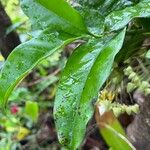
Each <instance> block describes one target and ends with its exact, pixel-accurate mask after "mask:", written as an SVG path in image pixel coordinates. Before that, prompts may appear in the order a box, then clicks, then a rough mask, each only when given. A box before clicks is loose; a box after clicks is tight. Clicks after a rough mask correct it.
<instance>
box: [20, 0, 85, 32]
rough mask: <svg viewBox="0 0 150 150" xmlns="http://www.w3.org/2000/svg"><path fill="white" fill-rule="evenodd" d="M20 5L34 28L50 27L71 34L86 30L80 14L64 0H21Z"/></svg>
mask: <svg viewBox="0 0 150 150" xmlns="http://www.w3.org/2000/svg"><path fill="white" fill-rule="evenodd" d="M21 6H22V9H23V10H24V12H25V13H26V14H27V16H28V17H29V18H30V19H31V23H32V26H33V28H34V29H45V28H47V27H48V28H50V27H51V29H52V30H53V29H56V28H58V29H59V30H65V31H67V32H68V33H73V34H81V33H86V32H87V29H86V27H85V24H84V21H83V19H82V17H81V16H80V14H79V13H78V12H77V11H76V10H75V9H73V8H72V7H71V6H70V5H69V4H68V3H67V2H66V1H65V0H21Z"/></svg>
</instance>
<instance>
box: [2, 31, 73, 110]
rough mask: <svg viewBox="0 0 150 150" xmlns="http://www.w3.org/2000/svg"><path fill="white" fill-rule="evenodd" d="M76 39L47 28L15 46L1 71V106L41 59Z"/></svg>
mask: <svg viewBox="0 0 150 150" xmlns="http://www.w3.org/2000/svg"><path fill="white" fill-rule="evenodd" d="M75 39H76V37H73V36H71V35H70V34H69V35H68V34H66V33H63V32H61V33H58V32H54V33H50V32H49V31H48V30H46V31H45V32H43V33H41V35H39V36H38V37H37V38H34V39H32V40H30V41H28V42H26V43H23V44H21V45H20V46H18V47H17V48H15V50H14V51H13V52H12V53H11V54H10V55H9V57H8V59H7V60H6V62H5V64H4V67H3V69H2V71H1V73H0V106H2V107H4V105H5V104H6V102H7V99H8V97H9V96H10V94H11V92H12V90H13V89H14V88H15V87H16V86H17V84H18V83H19V82H20V81H21V80H22V79H23V78H24V77H25V76H26V75H27V74H28V73H29V72H30V71H31V70H32V69H33V68H34V67H35V66H36V65H37V64H38V63H39V62H40V61H41V60H43V59H45V58H46V57H48V56H49V55H51V54H53V53H54V52H55V51H56V50H58V49H60V48H62V47H63V46H65V45H66V44H68V43H70V42H72V41H74V40H75Z"/></svg>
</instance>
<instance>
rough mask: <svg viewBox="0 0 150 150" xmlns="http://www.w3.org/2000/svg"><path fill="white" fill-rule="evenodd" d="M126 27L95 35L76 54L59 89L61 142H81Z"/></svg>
mask: <svg viewBox="0 0 150 150" xmlns="http://www.w3.org/2000/svg"><path fill="white" fill-rule="evenodd" d="M124 36H125V30H123V31H121V32H120V33H119V34H115V35H109V36H106V37H103V38H99V39H92V40H90V41H89V42H88V43H87V44H84V45H83V46H80V47H79V48H78V49H76V50H75V52H74V53H73V54H72V56H71V57H70V59H69V60H68V62H67V65H66V67H65V69H64V71H63V73H62V77H61V80H60V84H59V87H58V91H57V93H56V99H55V105H54V116H55V121H56V128H57V131H58V138H59V140H60V142H61V143H62V144H63V145H65V146H66V147H68V148H69V149H71V150H75V149H76V148H77V147H78V146H79V145H80V143H81V141H82V139H83V137H84V134H85V131H86V125H87V123H88V121H89V119H90V118H91V116H92V114H93V107H92V100H93V99H94V98H96V97H97V95H98V91H99V89H100V87H101V86H102V85H103V83H104V82H105V80H106V79H107V77H108V76H109V74H110V72H111V68H112V64H113V61H114V58H115V55H116V54H117V53H118V51H119V50H120V49H121V47H122V44H123V40H124Z"/></svg>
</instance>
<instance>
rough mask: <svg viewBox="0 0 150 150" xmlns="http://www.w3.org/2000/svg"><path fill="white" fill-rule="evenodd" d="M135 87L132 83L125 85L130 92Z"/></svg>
mask: <svg viewBox="0 0 150 150" xmlns="http://www.w3.org/2000/svg"><path fill="white" fill-rule="evenodd" d="M135 88H136V86H135V84H133V83H128V85H127V92H128V93H129V92H132V91H133V90H134V89H135Z"/></svg>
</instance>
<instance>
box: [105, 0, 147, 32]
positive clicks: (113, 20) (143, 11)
mask: <svg viewBox="0 0 150 150" xmlns="http://www.w3.org/2000/svg"><path fill="white" fill-rule="evenodd" d="M137 17H150V1H143V2H140V3H138V4H137V5H135V6H132V7H126V8H125V9H123V10H119V11H114V12H112V13H110V14H109V15H108V16H107V17H106V20H105V24H106V29H107V30H109V31H110V30H111V31H114V30H119V29H121V28H123V27H124V26H126V25H127V24H128V23H129V22H130V21H131V20H132V19H133V18H137Z"/></svg>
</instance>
